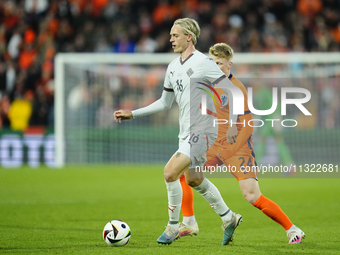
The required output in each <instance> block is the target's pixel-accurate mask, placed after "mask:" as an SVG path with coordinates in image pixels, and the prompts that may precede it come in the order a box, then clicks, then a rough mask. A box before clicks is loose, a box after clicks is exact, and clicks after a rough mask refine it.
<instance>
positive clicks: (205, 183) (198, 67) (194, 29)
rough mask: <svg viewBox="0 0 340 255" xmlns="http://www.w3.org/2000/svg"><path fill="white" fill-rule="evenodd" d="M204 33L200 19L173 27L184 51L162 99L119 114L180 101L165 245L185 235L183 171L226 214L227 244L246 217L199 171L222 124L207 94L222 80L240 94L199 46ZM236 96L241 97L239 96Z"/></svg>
mask: <svg viewBox="0 0 340 255" xmlns="http://www.w3.org/2000/svg"><path fill="white" fill-rule="evenodd" d="M199 34H200V28H199V25H198V24H197V22H196V21H195V20H193V19H189V18H184V19H178V20H176V21H175V22H174V25H173V27H172V28H171V31H170V42H171V43H172V48H173V50H174V52H176V53H180V54H181V55H180V56H179V57H178V58H176V59H175V60H173V61H172V62H171V63H170V64H169V66H168V68H167V71H166V76H165V81H164V89H163V93H162V96H161V98H160V99H158V100H157V101H156V102H154V103H152V104H151V105H149V106H147V107H144V108H140V109H137V110H134V111H126V110H118V111H115V112H114V117H115V120H116V122H119V123H120V122H121V121H122V120H128V119H132V118H136V117H140V116H145V115H148V114H152V113H156V112H159V111H162V110H165V109H169V108H170V107H171V105H172V103H173V100H174V99H176V102H177V103H178V105H179V109H180V116H179V125H180V133H179V136H178V137H179V149H178V150H177V152H175V154H174V155H173V156H172V157H171V159H170V160H169V161H168V163H167V164H166V166H165V168H164V179H165V182H166V186H167V191H168V213H169V222H168V225H167V227H166V229H165V231H164V233H163V234H162V235H161V236H160V237H159V238H158V239H157V242H158V243H161V244H171V243H172V242H173V241H174V240H175V239H177V238H178V236H179V230H178V228H179V224H178V221H179V214H180V210H181V203H182V188H181V184H180V181H179V178H180V176H181V175H182V174H183V173H184V174H185V178H186V181H187V183H188V184H189V185H190V186H191V187H193V188H194V189H195V190H196V191H198V193H200V194H201V195H202V196H203V197H204V198H205V200H206V201H207V202H208V203H209V204H210V205H211V207H212V208H213V209H214V210H215V212H216V213H217V214H218V215H220V217H221V219H222V222H223V223H222V229H223V230H224V236H223V240H222V244H223V245H226V244H228V243H229V242H230V241H231V240H232V236H233V233H234V231H235V229H236V227H237V226H238V225H239V223H240V222H241V221H242V216H241V215H240V214H237V213H234V212H232V211H231V210H230V209H229V208H228V206H227V205H226V204H225V202H224V201H223V199H222V197H221V194H220V192H219V191H218V189H217V188H216V186H215V185H214V184H212V183H211V182H210V181H209V180H208V179H207V178H205V177H204V175H203V173H202V172H200V171H198V172H195V173H194V172H193V170H195V169H197V167H203V166H204V162H205V161H206V152H207V150H208V149H209V147H210V146H211V145H212V144H213V143H214V141H215V139H216V137H217V128H218V127H217V126H216V125H215V127H214V125H213V120H214V119H215V118H216V110H215V107H214V103H213V101H212V99H211V100H209V101H208V100H207V101H206V106H203V105H202V104H201V98H202V95H203V94H205V93H206V91H207V89H208V88H209V86H214V85H216V84H220V86H221V84H222V86H225V87H227V88H228V89H230V90H228V92H230V91H231V92H233V95H235V94H237V93H234V92H235V90H234V88H235V86H234V85H233V84H232V83H231V82H230V81H229V79H228V78H227V77H226V75H225V74H224V73H223V72H222V71H221V70H220V69H219V67H218V66H217V65H216V63H215V61H214V60H213V59H211V58H209V57H207V56H205V55H204V54H202V53H201V52H199V51H197V50H196V49H195V44H196V42H197V38H198V36H199ZM195 81H196V82H195ZM236 92H237V91H236ZM240 93H242V92H241V91H240ZM229 95H231V93H230V94H229ZM206 98H208V99H210V98H209V97H206ZM234 99H235V100H236V97H235V96H234ZM229 100H230V105H233V103H232V102H233V99H232V97H230V99H229ZM241 105H243V102H242V103H241ZM202 107H203V108H206V109H205V111H206V114H202V110H201V109H200V108H202ZM236 119H237V116H234V115H232V114H230V122H231V121H233V122H234V123H235V122H236ZM229 126H230V128H228V132H227V134H226V136H227V140H228V142H230V143H233V142H236V137H237V128H236V125H232V126H231V125H229ZM190 170H191V171H190ZM190 173H191V174H190ZM193 173H194V174H193Z"/></svg>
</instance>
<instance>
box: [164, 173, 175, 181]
mask: <svg viewBox="0 0 340 255" xmlns="http://www.w3.org/2000/svg"><path fill="white" fill-rule="evenodd" d="M177 179H178V176H177V175H176V174H174V173H172V172H169V171H164V180H165V181H166V182H174V181H176V180H177Z"/></svg>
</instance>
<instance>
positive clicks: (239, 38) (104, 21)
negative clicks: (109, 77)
mask: <svg viewBox="0 0 340 255" xmlns="http://www.w3.org/2000/svg"><path fill="white" fill-rule="evenodd" d="M180 17H191V18H194V19H196V20H197V21H198V23H199V24H200V27H201V35H200V38H199V40H198V44H197V49H198V50H200V51H203V52H207V51H208V48H209V47H210V46H211V45H212V44H214V43H216V42H221V41H224V42H227V43H228V44H230V45H231V46H232V47H233V48H234V50H235V51H236V52H289V51H291V52H311V51H335V52H338V51H340V1H339V0H297V1H293V0H275V1H270V0H261V1H255V0H248V1H240V0H230V1H208V0H184V1H175V0H158V1H153V2H152V4H149V2H148V1H146V0H138V1H137V0H130V1H127V0H21V1H19V0H2V1H0V94H1V95H2V97H1V99H0V100H1V101H0V102H1V103H0V104H2V105H7V103H6V102H7V101H8V100H9V101H10V103H11V102H13V100H15V99H16V98H23V97H24V95H25V94H26V92H27V91H32V95H33V97H34V98H33V99H32V100H33V102H34V103H33V113H32V121H31V122H32V123H35V124H37V123H38V124H39V123H40V124H42V125H49V124H51V123H53V115H52V114H51V113H52V112H53V102H54V99H53V97H54V88H53V79H54V74H53V68H54V66H53V65H54V57H55V55H56V54H57V53H58V52H104V53H105V52H129V53H132V52H172V49H171V44H170V43H169V39H170V36H169V29H170V27H171V26H172V24H173V21H174V20H175V19H176V18H180ZM150 77H151V76H150ZM136 80H138V79H136ZM148 82H149V83H150V82H151V83H152V84H154V82H152V79H151V80H150V81H148ZM132 83H133V84H132V85H131V84H130V85H131V86H132V87H133V89H136V90H138V88H135V84H134V83H135V81H132ZM86 86H87V85H86ZM86 86H85V87H86ZM78 92H79V93H75V92H74V91H73V92H72V93H74V95H73V96H72V97H70V98H75V99H77V97H79V95H78V96H77V94H81V93H80V92H81V90H79V91H78ZM139 93H144V94H145V93H146V92H145V91H141V92H139ZM85 94H86V93H85ZM146 97H147V98H149V99H150V100H151V99H152V97H151V96H146ZM83 99H84V98H83ZM85 99H86V97H85ZM106 100H107V104H106V106H105V107H107V105H109V99H106ZM120 100H121V101H120V104H126V105H127V106H129V107H131V106H132V105H133V104H135V102H134V99H133V98H129V97H124V98H123V99H120ZM85 101H86V100H85ZM78 104H79V99H78V100H76V101H75V102H73V103H71V105H72V106H73V107H76V106H77V105H78ZM336 106H337V105H336V104H334V106H333V108H335V107H336ZM40 108H41V109H40ZM76 108H77V107H76ZM333 108H332V109H333ZM4 109H5V110H4ZM6 109H7V108H6V107H2V108H1V109H0V112H1V116H2V117H1V119H2V120H1V122H2V126H4V123H6V117H4V116H7V115H6ZM103 109H104V108H103ZM336 114H338V113H336ZM39 118H41V119H39ZM330 125H331V124H330Z"/></svg>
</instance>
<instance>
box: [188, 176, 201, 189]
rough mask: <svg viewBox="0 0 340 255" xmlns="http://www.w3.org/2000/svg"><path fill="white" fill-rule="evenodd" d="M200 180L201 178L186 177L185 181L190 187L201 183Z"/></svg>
mask: <svg viewBox="0 0 340 255" xmlns="http://www.w3.org/2000/svg"><path fill="white" fill-rule="evenodd" d="M202 181H203V179H201V178H192V179H186V182H187V184H188V185H189V186H190V187H197V186H199V185H200V184H201V183H202Z"/></svg>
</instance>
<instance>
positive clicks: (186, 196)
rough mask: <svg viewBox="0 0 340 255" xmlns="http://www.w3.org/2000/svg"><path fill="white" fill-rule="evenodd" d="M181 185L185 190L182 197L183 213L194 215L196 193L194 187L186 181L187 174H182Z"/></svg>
mask: <svg viewBox="0 0 340 255" xmlns="http://www.w3.org/2000/svg"><path fill="white" fill-rule="evenodd" d="M180 181H181V186H182V190H183V198H182V207H181V209H182V213H183V216H184V217H188V216H193V215H194V205H193V202H194V194H193V192H192V188H191V187H190V186H189V185H188V184H187V183H186V181H185V176H184V174H182V176H181V178H180Z"/></svg>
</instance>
